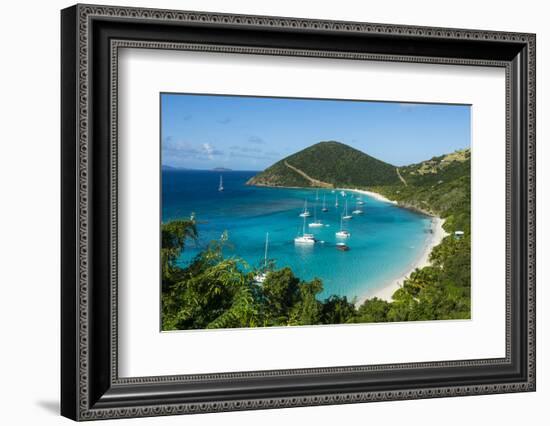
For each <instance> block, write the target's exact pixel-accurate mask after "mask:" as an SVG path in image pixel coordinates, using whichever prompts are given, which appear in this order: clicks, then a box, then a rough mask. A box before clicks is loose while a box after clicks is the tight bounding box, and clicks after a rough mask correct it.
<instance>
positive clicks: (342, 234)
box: [336, 216, 351, 238]
mask: <svg viewBox="0 0 550 426" xmlns="http://www.w3.org/2000/svg"><path fill="white" fill-rule="evenodd" d="M336 237H338V238H349V237H351V234H350V232H349V231H348V230H347V229H344V216H340V230H339V231H338V232H336Z"/></svg>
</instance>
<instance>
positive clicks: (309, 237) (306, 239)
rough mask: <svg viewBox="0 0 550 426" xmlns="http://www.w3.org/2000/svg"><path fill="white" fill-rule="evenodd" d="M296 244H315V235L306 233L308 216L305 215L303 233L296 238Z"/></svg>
mask: <svg viewBox="0 0 550 426" xmlns="http://www.w3.org/2000/svg"><path fill="white" fill-rule="evenodd" d="M294 244H304V245H311V244H315V237H314V235H313V234H306V218H305V216H304V225H303V226H302V235H298V236H297V237H296V238H294Z"/></svg>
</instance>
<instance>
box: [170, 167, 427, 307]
mask: <svg viewBox="0 0 550 426" xmlns="http://www.w3.org/2000/svg"><path fill="white" fill-rule="evenodd" d="M256 173H257V172H256V171H223V172H218V171H215V170H191V169H163V170H162V222H163V223H165V222H168V221H170V220H176V219H185V218H189V217H190V216H191V214H194V215H195V217H196V219H197V221H198V234H199V239H198V241H197V243H196V244H194V243H188V244H187V245H186V247H185V251H184V252H183V253H182V254H181V256H180V258H179V259H178V262H177V263H178V265H179V266H181V267H185V266H187V265H188V264H189V262H190V261H191V260H192V259H193V258H194V257H195V256H196V255H197V254H198V253H200V252H201V251H202V250H204V249H205V248H206V247H207V245H208V243H209V242H210V241H212V240H215V239H219V238H220V237H221V235H222V234H223V233H224V232H227V234H228V237H229V243H230V245H229V246H228V247H227V248H225V249H224V255H226V256H237V257H241V258H243V259H244V260H245V261H246V262H247V263H248V264H249V265H250V266H251V267H258V266H260V265H262V264H263V261H264V249H265V240H266V233H269V246H268V259H270V260H272V261H273V262H274V264H275V268H276V269H280V268H283V267H290V268H291V269H292V271H293V272H294V274H295V275H296V276H297V277H299V278H300V279H301V280H305V281H310V280H312V279H314V278H319V279H321V280H322V282H323V291H322V292H321V293H320V294H319V295H318V298H319V299H320V300H323V299H326V298H327V297H329V296H331V295H338V296H346V297H348V299H349V300H353V299H354V298H361V297H363V296H364V295H365V294H371V293H373V292H375V291H377V290H379V289H381V288H382V287H384V286H386V285H388V283H391V282H392V280H396V279H397V278H399V277H400V276H402V275H403V274H404V273H405V272H406V271H408V270H410V268H411V265H413V264H414V263H415V261H417V260H418V258H419V257H420V256H421V254H422V253H423V251H424V249H425V247H426V245H427V243H428V241H429V239H430V234H429V230H430V229H431V218H430V217H428V216H425V215H423V214H419V213H417V212H414V211H411V210H408V209H404V208H401V207H398V206H396V205H394V204H392V203H388V202H384V201H381V200H378V199H375V198H373V197H370V196H368V195H359V194H357V193H355V192H353V191H346V197H342V196H341V195H340V190H335V191H334V192H333V191H332V190H330V189H321V188H319V189H315V188H271V187H259V186H248V185H246V182H247V180H248V179H250V178H251V177H253V176H254V175H255V174H256ZM220 176H223V186H224V191H218V186H219V180H220ZM337 195H338V200H339V207H338V208H336V207H335V199H336V196H337ZM358 196H360V197H361V200H362V201H363V202H364V204H363V205H361V206H360V208H361V209H362V210H363V211H364V214H362V215H357V216H356V215H353V216H354V217H353V219H351V220H349V221H344V227H345V229H347V230H348V231H349V232H350V233H351V237H350V238H347V239H345V240H343V239H338V238H336V236H335V232H337V231H338V230H340V223H341V221H340V217H341V214H342V212H343V209H344V207H345V200H346V199H347V200H348V212H349V213H350V214H351V212H352V210H354V209H355V208H356V201H357V197H358ZM323 198H325V200H326V207H327V208H328V212H322V211H321V206H322V203H323ZM306 200H307V203H308V210H309V211H310V212H311V214H312V216H311V217H309V218H307V223H310V222H313V221H314V215H315V211H316V219H318V220H321V221H322V223H323V226H322V227H316V228H313V227H308V226H307V225H306V233H311V234H314V235H315V238H316V239H317V240H318V242H317V243H316V244H314V245H310V246H300V245H296V244H295V243H294V238H295V237H296V236H297V235H299V234H300V233H301V232H302V231H303V218H301V217H300V216H299V214H300V213H301V212H302V211H303V209H304V202H305V201H306ZM337 242H345V243H346V244H347V245H348V246H349V251H340V250H337V249H336V243H337Z"/></svg>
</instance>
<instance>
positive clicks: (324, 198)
mask: <svg viewBox="0 0 550 426" xmlns="http://www.w3.org/2000/svg"><path fill="white" fill-rule="evenodd" d="M326 201H327V196H326V194H323V208H322V209H321V211H322V212H323V213H326V212H328V209H327V203H326Z"/></svg>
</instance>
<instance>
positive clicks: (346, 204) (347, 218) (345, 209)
mask: <svg viewBox="0 0 550 426" xmlns="http://www.w3.org/2000/svg"><path fill="white" fill-rule="evenodd" d="M342 219H344V220H349V219H353V216H352V215H350V214H348V200H347V199H346V203H345V207H344V215H343V216H342Z"/></svg>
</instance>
